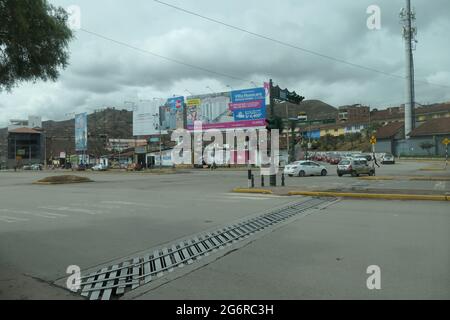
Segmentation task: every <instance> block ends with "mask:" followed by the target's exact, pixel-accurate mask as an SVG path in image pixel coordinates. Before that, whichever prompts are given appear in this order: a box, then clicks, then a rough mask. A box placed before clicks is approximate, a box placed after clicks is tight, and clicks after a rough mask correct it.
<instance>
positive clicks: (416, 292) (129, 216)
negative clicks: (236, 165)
mask: <svg viewBox="0 0 450 320" xmlns="http://www.w3.org/2000/svg"><path fill="white" fill-rule="evenodd" d="M423 166H424V165H423V164H406V165H405V167H403V166H402V165H400V166H398V167H397V168H392V169H391V168H389V169H388V170H393V171H395V174H398V171H399V170H403V171H404V172H405V174H418V173H417V170H418V169H419V168H420V167H423ZM52 174H55V173H47V172H18V173H11V172H8V173H6V172H2V173H0V298H2V299H46V298H48V299H78V298H79V297H78V296H76V295H73V294H71V293H69V292H68V291H67V290H64V289H61V288H59V287H57V286H56V285H55V281H57V280H58V279H61V278H62V277H64V276H66V273H65V272H66V268H67V266H69V265H79V266H80V267H81V268H82V270H84V269H90V268H94V267H96V266H99V265H103V264H105V263H107V262H108V261H112V260H116V259H120V258H121V257H125V256H130V255H132V254H133V253H137V252H142V251H145V250H146V249H150V248H153V247H155V246H158V245H161V244H164V243H167V242H170V241H173V240H175V239H179V238H181V237H184V236H188V235H191V234H195V233H198V232H201V231H203V230H205V229H210V228H214V227H218V226H221V225H224V224H227V223H229V222H231V221H234V220H236V219H240V218H243V217H246V216H249V215H253V214H257V213H259V212H262V211H265V210H268V209H270V208H275V207H278V206H281V205H284V204H287V203H290V202H292V201H293V198H290V197H277V196H266V195H243V194H231V193H230V192H229V191H230V190H231V189H232V188H234V187H236V186H239V185H244V184H245V183H246V173H245V172H227V171H216V172H210V171H193V172H191V173H185V174H175V175H161V176H154V175H147V174H140V173H137V174H127V173H99V174H94V173H86V174H83V175H88V176H90V177H91V178H92V179H93V180H95V183H92V184H79V185H63V186H40V185H39V186H38V185H32V184H31V182H33V181H35V180H37V179H39V178H41V177H44V176H48V175H52ZM383 174H384V173H383ZM386 174H391V173H389V172H387V173H386ZM308 179H311V181H313V180H312V179H314V183H316V182H315V181H319V180H320V181H324V182H321V183H324V184H329V183H332V182H331V181H332V180H333V179H336V180H337V179H342V178H338V177H333V176H329V177H325V178H321V177H314V178H308ZM327 179H328V180H327ZM298 181H300V180H299V179H297V180H296V183H300V182H298ZM341 181H344V182H340V183H349V184H352V183H358V180H357V179H353V178H349V179H345V180H341ZM405 183H406V184H409V186H410V187H412V185H413V182H407V181H406V182H405ZM414 183H415V182H414ZM308 184H311V183H308ZM447 185H448V184H447ZM447 185H446V188H447ZM448 208H449V206H448V204H447V203H445V202H402V201H353V200H351V201H350V200H345V201H341V202H340V203H338V204H335V205H332V206H331V207H329V208H327V209H326V210H323V211H321V212H320V213H317V214H313V215H311V216H308V217H305V218H303V219H300V220H298V221H294V222H292V223H290V224H288V225H286V226H284V227H283V228H280V229H277V230H273V232H271V233H269V234H266V235H264V236H263V237H261V238H258V239H256V240H255V241H253V242H252V243H251V244H249V245H247V246H244V247H242V248H239V250H237V251H234V252H233V253H231V254H228V255H226V256H225V257H223V258H220V259H218V260H216V261H214V262H213V263H210V264H208V265H205V266H204V267H201V268H200V269H197V270H194V271H193V272H192V273H189V274H186V275H183V276H182V277H180V278H177V279H173V280H171V281H168V282H167V283H165V284H164V285H162V286H160V287H159V288H158V289H154V288H152V289H151V290H150V291H149V292H145V290H144V291H142V292H141V294H140V295H139V296H136V298H141V299H142V298H151V299H154V298H168V299H170V298H183V299H184V298H186V299H195V298H200V299H203V298H205V299H209V298H212V299H214V298H217V299H221V298H224V299H234V298H249V299H253V298H274V299H297V298H320V299H327V298H343V299H346V298H416V297H422V298H433V297H440V298H450V291H449V290H450V281H449V280H450V279H449V277H448V270H450V258H449V252H450V250H449V249H450V248H449V246H450V245H449V244H450V241H449V240H450V237H449V235H450V231H449V230H450V228H449V227H450V216H449V210H448ZM371 264H377V265H380V267H381V269H382V273H383V279H385V280H383V284H384V285H383V289H382V290H380V291H377V292H373V291H369V290H367V288H366V287H365V279H366V278H367V275H366V274H365V271H366V270H365V269H366V268H367V266H369V265H371ZM202 279H203V280H202ZM205 279H206V280H205ZM250 284H251V285H250ZM218 287H220V288H222V289H221V290H217V288H218ZM214 288H216V289H215V290H213V289H214ZM130 297H132V296H130Z"/></svg>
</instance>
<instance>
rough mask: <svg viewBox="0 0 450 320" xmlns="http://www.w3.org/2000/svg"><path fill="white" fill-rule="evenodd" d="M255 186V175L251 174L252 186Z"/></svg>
mask: <svg viewBox="0 0 450 320" xmlns="http://www.w3.org/2000/svg"><path fill="white" fill-rule="evenodd" d="M254 187H255V175H253V174H252V188H254Z"/></svg>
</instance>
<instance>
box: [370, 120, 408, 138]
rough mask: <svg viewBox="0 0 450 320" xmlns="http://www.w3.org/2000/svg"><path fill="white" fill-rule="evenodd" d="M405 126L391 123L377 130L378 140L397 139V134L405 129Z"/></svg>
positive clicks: (401, 123) (399, 123)
mask: <svg viewBox="0 0 450 320" xmlns="http://www.w3.org/2000/svg"><path fill="white" fill-rule="evenodd" d="M404 126H405V124H404V123H403V122H391V123H389V124H387V125H385V126H384V127H381V128H380V129H378V130H377V133H376V136H377V139H390V138H393V137H395V135H396V134H397V133H399V132H400V130H401V129H403V128H404Z"/></svg>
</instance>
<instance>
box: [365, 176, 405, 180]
mask: <svg viewBox="0 0 450 320" xmlns="http://www.w3.org/2000/svg"><path fill="white" fill-rule="evenodd" d="M397 178H398V177H382V176H381V177H359V178H358V179H359V180H367V181H393V180H398V179H397Z"/></svg>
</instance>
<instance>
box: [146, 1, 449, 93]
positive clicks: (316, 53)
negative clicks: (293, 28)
mask: <svg viewBox="0 0 450 320" xmlns="http://www.w3.org/2000/svg"><path fill="white" fill-rule="evenodd" d="M153 1H155V2H157V3H159V4H162V5H165V6H167V7H170V8H173V9H175V10H178V11H181V12H184V13H187V14H190V15H193V16H196V17H199V18H202V19H204V20H208V21H210V22H214V23H217V24H220V25H223V26H226V27H228V28H231V29H234V30H237V31H241V32H244V33H247V34H250V35H252V36H255V37H258V38H261V39H264V40H268V41H271V42H274V43H277V44H280V45H283V46H286V47H289V48H291V49H295V50H299V51H302V52H305V53H308V54H312V55H315V56H318V57H321V58H323V59H327V60H331V61H334V62H338V63H342V64H345V65H348V66H351V67H354V68H359V69H363V70H366V71H371V72H375V73H378V74H382V75H385V76H389V77H394V78H399V79H403V80H404V79H405V77H404V76H401V75H398V74H394V73H389V72H385V71H382V70H378V69H375V68H371V67H366V66H363V65H360V64H357V63H353V62H350V61H346V60H343V59H339V58H335V57H332V56H329V55H326V54H323V53H320V52H317V51H313V50H309V49H305V48H302V47H299V46H297V45H294V44H291V43H288V42H285V41H281V40H277V39H274V38H272V37H269V36H266V35H262V34H259V33H256V32H253V31H250V30H247V29H244V28H241V27H237V26H234V25H231V24H229V23H226V22H223V21H220V20H217V19H214V18H210V17H207V16H204V15H201V14H199V13H197V12H194V11H190V10H187V9H184V8H181V7H178V6H175V5H173V4H170V3H167V2H163V1H160V0H153ZM416 82H420V83H424V84H428V85H433V86H439V87H443V88H450V86H447V85H443V84H437V83H431V82H428V81H425V80H416Z"/></svg>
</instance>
